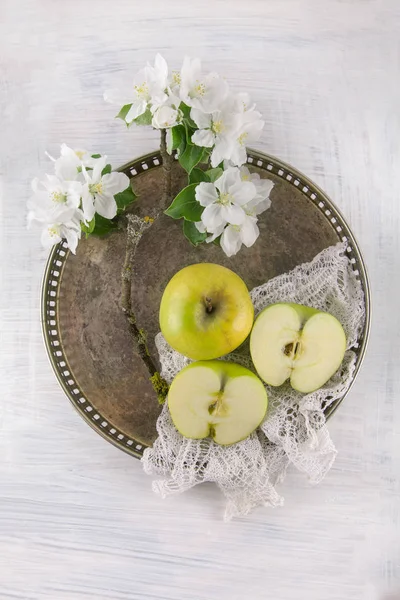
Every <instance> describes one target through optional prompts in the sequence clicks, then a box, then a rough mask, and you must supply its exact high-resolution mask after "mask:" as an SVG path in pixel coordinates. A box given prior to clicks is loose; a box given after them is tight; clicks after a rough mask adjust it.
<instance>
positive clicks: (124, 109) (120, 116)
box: [115, 104, 132, 125]
mask: <svg viewBox="0 0 400 600" xmlns="http://www.w3.org/2000/svg"><path fill="white" fill-rule="evenodd" d="M131 106H132V104H125V105H124V106H123V107H122V108H121V110H120V111H119V113H118V114H117V116H116V117H115V118H116V119H122V120H123V121H125V123H126V120H125V117H126V115H127V114H128V112H129V111H130V110H131ZM126 124H127V125H128V123H126Z"/></svg>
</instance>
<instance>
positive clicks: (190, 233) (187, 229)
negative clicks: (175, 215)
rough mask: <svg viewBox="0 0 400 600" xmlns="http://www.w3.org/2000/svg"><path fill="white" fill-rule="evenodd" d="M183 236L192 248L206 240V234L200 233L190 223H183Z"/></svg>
mask: <svg viewBox="0 0 400 600" xmlns="http://www.w3.org/2000/svg"><path fill="white" fill-rule="evenodd" d="M183 234H184V236H185V238H186V239H188V240H189V242H190V243H191V244H193V246H198V245H199V244H201V243H202V242H204V241H205V239H206V238H207V233H200V231H199V230H198V229H197V227H196V225H195V224H194V223H193V222H192V221H183Z"/></svg>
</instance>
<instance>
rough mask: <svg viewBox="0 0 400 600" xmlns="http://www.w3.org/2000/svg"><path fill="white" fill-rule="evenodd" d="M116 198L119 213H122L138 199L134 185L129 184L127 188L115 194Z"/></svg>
mask: <svg viewBox="0 0 400 600" xmlns="http://www.w3.org/2000/svg"><path fill="white" fill-rule="evenodd" d="M114 198H115V202H116V203H117V207H118V213H121V212H123V211H124V210H125V209H126V208H128V206H129V205H130V204H132V202H134V201H135V200H136V198H137V196H136V194H135V192H134V191H133V189H132V186H131V185H130V184H129V186H128V187H127V188H126V190H124V191H123V192H120V193H119V194H115V196H114Z"/></svg>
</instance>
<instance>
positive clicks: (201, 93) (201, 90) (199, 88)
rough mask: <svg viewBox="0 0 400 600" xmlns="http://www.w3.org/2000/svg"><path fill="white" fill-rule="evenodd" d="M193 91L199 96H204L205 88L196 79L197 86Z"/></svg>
mask: <svg viewBox="0 0 400 600" xmlns="http://www.w3.org/2000/svg"><path fill="white" fill-rule="evenodd" d="M194 90H195V92H196V94H198V95H199V96H204V94H205V93H206V86H205V84H204V83H203V82H202V81H199V80H198V79H197V85H196V86H195V88H194Z"/></svg>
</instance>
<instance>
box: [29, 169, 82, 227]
mask: <svg viewBox="0 0 400 600" xmlns="http://www.w3.org/2000/svg"><path fill="white" fill-rule="evenodd" d="M32 189H33V192H34V195H33V196H32V198H31V199H30V200H29V201H28V209H29V211H30V212H29V214H28V220H29V222H30V221H32V220H36V221H39V222H41V223H53V222H58V221H59V220H60V219H62V220H64V219H65V218H66V219H67V220H69V219H71V218H72V217H73V215H74V214H75V212H76V210H77V209H78V208H79V205H80V201H81V195H82V184H81V183H80V182H79V181H63V180H61V179H59V178H58V177H56V176H55V175H46V179H44V180H43V181H39V179H37V178H36V179H34V180H33V181H32Z"/></svg>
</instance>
